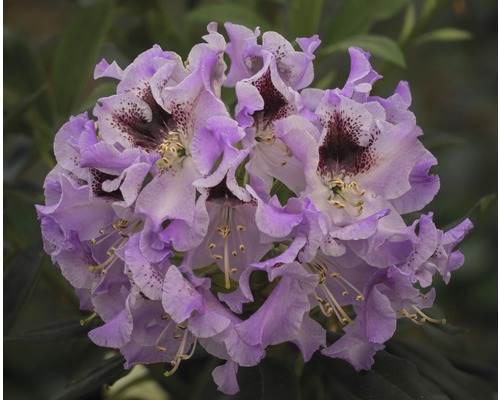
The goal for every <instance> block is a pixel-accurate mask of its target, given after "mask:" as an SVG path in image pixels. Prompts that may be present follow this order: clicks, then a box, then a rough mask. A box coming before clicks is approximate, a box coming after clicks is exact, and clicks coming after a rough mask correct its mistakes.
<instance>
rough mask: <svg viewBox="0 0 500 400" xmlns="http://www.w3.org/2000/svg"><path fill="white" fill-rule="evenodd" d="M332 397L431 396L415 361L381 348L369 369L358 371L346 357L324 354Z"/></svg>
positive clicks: (401, 399) (386, 399)
mask: <svg viewBox="0 0 500 400" xmlns="http://www.w3.org/2000/svg"><path fill="white" fill-rule="evenodd" d="M322 364H323V367H324V368H326V371H327V373H328V376H327V377H326V382H327V391H328V393H329V395H330V398H335V399H342V400H343V399H357V400H417V399H418V400H430V399H431V397H430V395H429V392H428V390H427V389H426V388H425V387H424V386H423V385H422V380H421V379H420V375H419V372H418V371H417V368H416V367H415V365H414V364H413V363H412V362H410V361H408V360H405V359H403V358H401V357H397V356H395V355H392V354H389V353H388V352H386V351H379V352H378V353H377V354H376V355H375V364H374V365H373V367H372V369H371V370H370V371H361V372H356V371H355V370H354V368H353V367H352V366H351V365H349V364H348V363H346V362H345V361H343V360H339V359H331V358H328V357H324V359H323V360H322Z"/></svg>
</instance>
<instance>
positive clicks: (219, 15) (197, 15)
mask: <svg viewBox="0 0 500 400" xmlns="http://www.w3.org/2000/svg"><path fill="white" fill-rule="evenodd" d="M186 20H187V21H191V22H203V23H207V22H208V21H215V22H218V23H220V24H222V23H224V22H226V21H231V22H232V23H234V24H242V25H245V26H247V27H248V28H250V29H254V28H255V27H257V26H260V28H261V31H262V32H263V31H266V30H269V26H268V24H267V22H266V21H265V20H264V19H262V18H261V17H260V16H259V15H258V14H257V13H255V11H254V10H253V9H252V8H250V7H247V6H246V5H244V4H239V3H235V2H224V3H215V4H205V5H202V6H199V7H196V8H195V9H193V10H192V11H190V12H188V13H187V14H186Z"/></svg>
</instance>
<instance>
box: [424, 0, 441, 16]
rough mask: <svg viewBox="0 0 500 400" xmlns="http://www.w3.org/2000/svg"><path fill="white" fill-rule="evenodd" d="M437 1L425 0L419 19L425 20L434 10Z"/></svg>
mask: <svg viewBox="0 0 500 400" xmlns="http://www.w3.org/2000/svg"><path fill="white" fill-rule="evenodd" d="M436 6H437V0H425V1H424V4H423V6H422V13H421V15H420V18H422V19H424V20H427V19H428V18H429V17H430V16H431V15H432V14H433V13H434V11H435V10H436Z"/></svg>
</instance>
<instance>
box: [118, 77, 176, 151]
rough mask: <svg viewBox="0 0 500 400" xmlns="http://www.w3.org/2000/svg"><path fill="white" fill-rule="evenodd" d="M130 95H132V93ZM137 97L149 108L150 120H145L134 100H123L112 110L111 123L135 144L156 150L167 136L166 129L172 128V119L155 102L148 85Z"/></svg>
mask: <svg viewBox="0 0 500 400" xmlns="http://www.w3.org/2000/svg"><path fill="white" fill-rule="evenodd" d="M130 95H131V96H133V95H132V93H130ZM139 97H140V98H141V99H142V100H144V102H146V103H147V104H148V106H149V107H150V108H151V112H152V118H151V121H147V120H146V118H145V117H144V115H143V113H142V111H141V109H140V108H139V106H138V105H137V104H136V103H135V102H133V101H130V102H125V101H124V102H123V103H122V106H121V107H120V108H118V109H117V110H115V112H113V115H112V118H113V122H112V125H115V126H116V127H117V128H118V129H120V130H121V131H122V132H123V133H125V134H126V135H127V136H128V138H129V140H130V142H131V143H133V144H134V145H135V146H140V147H142V148H144V149H146V150H156V148H157V147H158V146H159V145H160V144H161V143H162V142H163V140H164V139H165V138H166V137H167V135H168V131H170V130H174V128H175V126H174V121H173V119H172V115H171V114H169V113H168V112H167V111H165V110H164V109H163V107H162V106H161V105H159V104H158V103H157V102H156V100H155V99H154V97H153V93H152V92H151V88H150V87H149V86H148V87H146V88H145V89H144V90H143V91H142V92H141V93H140V94H139Z"/></svg>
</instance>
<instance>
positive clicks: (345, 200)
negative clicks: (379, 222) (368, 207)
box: [328, 178, 366, 216]
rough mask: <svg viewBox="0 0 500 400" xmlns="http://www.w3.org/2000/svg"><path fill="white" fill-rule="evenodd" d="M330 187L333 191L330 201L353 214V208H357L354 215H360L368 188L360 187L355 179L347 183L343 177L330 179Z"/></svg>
mask: <svg viewBox="0 0 500 400" xmlns="http://www.w3.org/2000/svg"><path fill="white" fill-rule="evenodd" d="M328 188H329V189H330V191H331V193H330V196H329V197H328V203H330V204H332V205H333V206H334V207H336V208H339V209H342V210H345V211H346V212H347V213H349V214H351V215H352V213H351V209H355V210H356V214H354V216H359V215H361V213H362V212H363V204H364V200H362V197H363V195H364V194H365V192H366V190H364V189H360V187H359V186H358V184H357V183H356V182H354V181H352V182H350V183H349V184H346V183H345V182H344V181H343V180H342V179H338V178H334V179H331V180H330V181H328Z"/></svg>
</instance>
